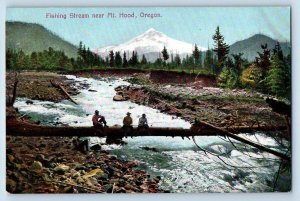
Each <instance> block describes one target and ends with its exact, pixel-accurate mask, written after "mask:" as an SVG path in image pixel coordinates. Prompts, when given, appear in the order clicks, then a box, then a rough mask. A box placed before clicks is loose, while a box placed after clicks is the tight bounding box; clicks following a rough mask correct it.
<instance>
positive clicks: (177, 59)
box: [174, 54, 181, 67]
mask: <svg viewBox="0 0 300 201" xmlns="http://www.w3.org/2000/svg"><path fill="white" fill-rule="evenodd" d="M174 60H175V64H176V67H179V66H180V65H181V59H180V56H179V54H176V56H175V59H174Z"/></svg>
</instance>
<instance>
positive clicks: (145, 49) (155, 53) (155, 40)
mask: <svg viewBox="0 0 300 201" xmlns="http://www.w3.org/2000/svg"><path fill="white" fill-rule="evenodd" d="M164 46H166V48H167V50H168V52H169V54H173V55H174V56H175V55H176V54H179V55H180V56H181V57H184V56H186V55H187V54H192V52H193V49H194V45H193V44H190V43H186V42H182V41H179V40H175V39H173V38H170V37H168V36H167V35H165V34H163V33H162V32H159V31H157V30H155V29H153V28H151V29H149V30H147V31H146V32H145V33H143V34H142V35H139V36H137V37H135V38H133V39H131V40H130V41H128V42H126V43H123V44H120V45H116V46H108V47H104V48H99V49H98V50H97V51H96V53H98V54H99V55H100V56H102V57H106V56H107V55H108V54H109V51H111V50H113V51H114V52H117V51H119V52H120V53H121V55H123V52H124V51H125V52H126V54H127V56H128V57H130V56H131V54H132V51H135V52H137V53H138V56H139V57H141V56H142V55H143V54H144V55H145V56H146V58H147V60H148V61H154V60H155V59H157V58H158V57H159V56H160V52H161V51H162V49H163V48H164ZM198 48H199V50H201V51H206V48H202V47H198Z"/></svg>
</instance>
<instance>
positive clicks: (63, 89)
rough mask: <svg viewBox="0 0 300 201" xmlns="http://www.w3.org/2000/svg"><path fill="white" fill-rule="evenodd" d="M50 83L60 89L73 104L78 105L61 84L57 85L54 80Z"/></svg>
mask: <svg viewBox="0 0 300 201" xmlns="http://www.w3.org/2000/svg"><path fill="white" fill-rule="evenodd" d="M50 83H51V85H52V86H53V87H55V88H58V89H60V90H61V91H62V92H63V93H64V94H65V95H66V96H67V97H68V98H69V99H70V101H72V102H73V103H75V104H76V105H77V103H76V101H75V100H74V99H73V98H72V97H71V96H70V94H69V93H68V92H67V91H66V89H65V88H64V87H63V86H62V85H61V84H59V83H55V82H54V81H53V80H50Z"/></svg>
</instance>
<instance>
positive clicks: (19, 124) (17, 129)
mask: <svg viewBox="0 0 300 201" xmlns="http://www.w3.org/2000/svg"><path fill="white" fill-rule="evenodd" d="M200 123H201V124H202V125H204V127H202V128H201V129H199V130H196V129H183V128H157V127H150V128H149V129H148V131H146V130H141V131H137V129H136V128H134V129H133V131H132V132H131V133H127V132H126V136H170V137H182V138H184V137H187V138H188V137H189V136H217V135H218V136H227V137H230V138H233V139H235V140H237V141H240V142H243V143H246V144H248V145H250V146H253V147H255V148H258V149H260V150H262V151H266V152H268V153H271V154H274V155H275V156H278V157H281V158H283V159H286V160H290V157H289V156H286V155H285V154H283V153H281V152H278V151H276V150H273V149H270V148H267V147H265V146H263V145H260V144H257V143H255V142H252V141H250V140H247V139H245V138H242V137H240V136H238V135H236V134H234V133H233V132H235V133H240V132H239V128H240V129H241V130H243V131H245V130H246V127H232V128H230V129H231V130H232V132H229V131H228V130H227V129H229V128H220V127H215V126H213V125H211V124H209V123H207V122H203V121H200ZM256 129H257V130H260V128H259V127H256ZM261 129H262V130H264V129H266V127H265V128H261ZM270 129H271V128H270ZM272 129H275V128H274V127H272ZM282 129H286V128H282V127H278V128H277V129H276V130H282ZM251 130H252V131H253V128H251ZM6 131H7V132H6V134H7V135H11V136H48V137H49V136H64V137H73V136H97V137H105V136H110V137H111V136H113V137H114V138H122V137H124V136H125V131H124V130H123V129H122V128H120V127H109V128H104V129H95V128H94V127H72V126H67V127H66V126H65V127H63V126H62V127H59V126H57V127H55V126H39V125H35V124H31V123H28V122H23V121H19V120H17V119H9V120H7V122H6Z"/></svg>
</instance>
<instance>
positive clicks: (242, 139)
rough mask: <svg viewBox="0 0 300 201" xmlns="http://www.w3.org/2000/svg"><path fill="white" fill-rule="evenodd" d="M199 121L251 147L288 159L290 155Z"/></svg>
mask: <svg viewBox="0 0 300 201" xmlns="http://www.w3.org/2000/svg"><path fill="white" fill-rule="evenodd" d="M199 123H200V124H202V125H205V126H206V127H208V128H212V129H214V130H215V131H218V132H220V133H222V134H223V135H225V136H227V137H230V138H233V139H235V140H237V141H240V142H243V143H245V144H248V145H250V146H252V147H255V148H257V149H259V150H261V151H265V152H268V153H271V154H273V155H275V156H278V157H280V158H282V159H286V160H290V157H289V156H287V155H285V154H284V153H281V152H278V151H276V150H273V149H270V148H268V147H265V146H263V145H260V144H257V143H255V142H252V141H250V140H248V139H245V138H242V137H240V136H238V135H235V134H234V133H231V132H229V131H228V130H226V129H224V128H220V127H216V126H214V125H212V124H209V123H207V122H204V121H201V120H200V121H199Z"/></svg>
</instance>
